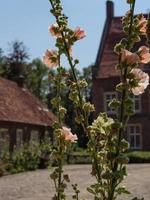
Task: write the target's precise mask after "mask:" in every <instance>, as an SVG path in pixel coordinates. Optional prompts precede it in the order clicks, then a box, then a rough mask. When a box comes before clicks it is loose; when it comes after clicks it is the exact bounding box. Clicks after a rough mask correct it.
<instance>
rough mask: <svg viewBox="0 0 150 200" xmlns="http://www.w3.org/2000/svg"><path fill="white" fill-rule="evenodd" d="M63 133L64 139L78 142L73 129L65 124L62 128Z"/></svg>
mask: <svg viewBox="0 0 150 200" xmlns="http://www.w3.org/2000/svg"><path fill="white" fill-rule="evenodd" d="M61 135H62V137H63V138H64V140H66V141H69V142H72V143H73V142H76V140H77V139H78V138H77V135H73V134H72V133H71V129H70V128H67V127H64V126H63V127H62V129H61Z"/></svg>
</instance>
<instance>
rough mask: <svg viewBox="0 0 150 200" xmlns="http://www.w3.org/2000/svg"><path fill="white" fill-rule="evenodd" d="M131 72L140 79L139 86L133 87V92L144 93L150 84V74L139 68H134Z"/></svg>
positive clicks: (135, 93)
mask: <svg viewBox="0 0 150 200" xmlns="http://www.w3.org/2000/svg"><path fill="white" fill-rule="evenodd" d="M131 73H132V74H134V76H135V79H136V80H137V81H138V86H137V87H135V88H132V92H133V94H134V95H139V94H142V93H143V92H144V90H145V89H146V88H147V86H148V85H149V75H148V74H147V73H145V72H143V71H142V70H141V69H138V68H134V69H132V70H131Z"/></svg>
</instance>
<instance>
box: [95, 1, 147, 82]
mask: <svg viewBox="0 0 150 200" xmlns="http://www.w3.org/2000/svg"><path fill="white" fill-rule="evenodd" d="M106 12H107V17H106V22H105V26H104V30H103V34H102V38H101V42H100V46H99V50H98V53H97V58H96V63H95V69H93V75H94V77H95V78H109V77H115V76H118V75H119V74H118V72H117V70H116V69H115V66H116V64H118V56H117V55H116V54H115V53H114V46H115V45H116V44H117V43H118V42H119V41H120V40H121V39H122V38H123V37H125V34H124V32H123V25H122V20H121V19H122V17H116V16H114V15H113V14H114V4H113V2H111V1H107V2H106ZM109 13H112V14H111V15H110V14H109ZM145 17H146V15H145ZM144 40H145V38H144V37H143V38H142V41H141V42H140V43H138V44H137V45H136V47H135V49H137V48H138V47H139V46H141V45H142V43H143V42H144ZM141 67H144V70H145V71H146V70H149V69H150V68H149V67H148V65H146V66H141Z"/></svg>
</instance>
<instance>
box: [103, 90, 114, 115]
mask: <svg viewBox="0 0 150 200" xmlns="http://www.w3.org/2000/svg"><path fill="white" fill-rule="evenodd" d="M114 98H116V93H115V92H105V93H104V109H105V111H106V112H107V113H108V114H114V113H115V110H114V109H112V108H110V107H109V102H110V101H111V100H112V99H114Z"/></svg>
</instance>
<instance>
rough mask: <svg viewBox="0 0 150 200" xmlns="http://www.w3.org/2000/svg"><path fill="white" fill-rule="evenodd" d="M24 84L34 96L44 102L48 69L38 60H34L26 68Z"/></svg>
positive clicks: (46, 91) (46, 92)
mask: <svg viewBox="0 0 150 200" xmlns="http://www.w3.org/2000/svg"><path fill="white" fill-rule="evenodd" d="M26 84H27V87H28V88H29V89H30V90H31V92H32V93H33V94H34V95H35V96H37V97H38V98H40V99H41V100H46V95H47V94H48V92H49V83H48V69H47V67H46V66H45V65H44V64H43V62H42V61H41V60H40V59H39V58H36V59H34V60H33V61H32V62H31V63H30V64H29V65H28V66H27V69H26Z"/></svg>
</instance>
